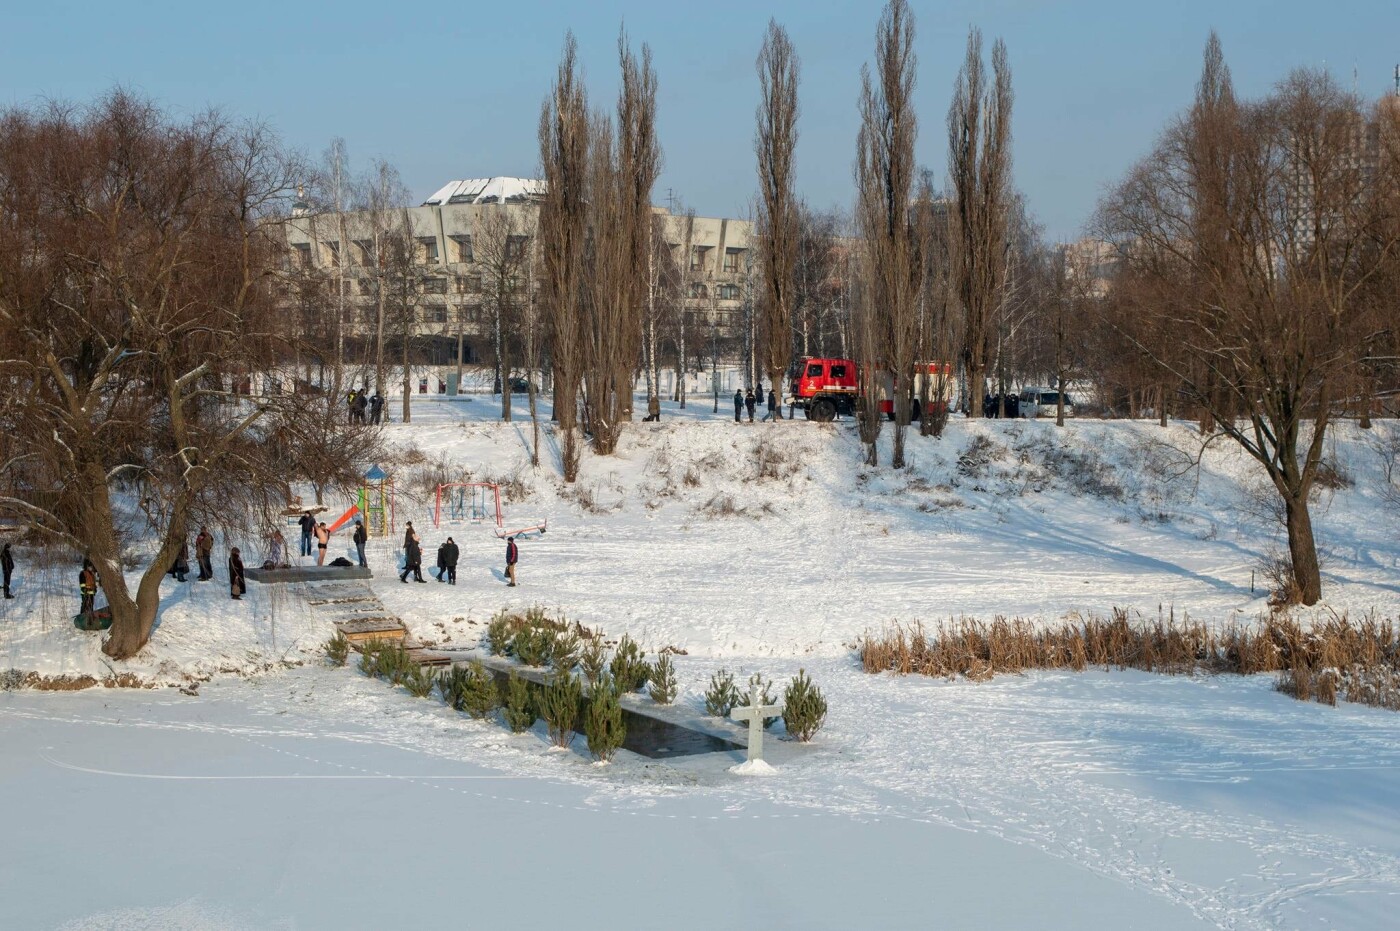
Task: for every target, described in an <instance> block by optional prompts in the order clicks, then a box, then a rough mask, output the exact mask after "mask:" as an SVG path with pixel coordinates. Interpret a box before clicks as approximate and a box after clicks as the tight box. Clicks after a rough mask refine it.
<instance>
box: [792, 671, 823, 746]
mask: <svg viewBox="0 0 1400 931" xmlns="http://www.w3.org/2000/svg"><path fill="white" fill-rule="evenodd" d="M825 720H826V699H825V698H824V697H822V690H821V689H819V688H817V687H816V686H815V685H813V684H812V680H811V679H809V678H807V671H806V670H805V669H799V670H798V671H797V678H796V679H793V680H792V682H791V684H789V685H788V687H787V690H786V691H784V692H783V726H784V727H786V728H787V732H788V733H789V734H791V735H792V736H793V737H796V738H797V739H798V740H800V741H802V742H803V743H806V742H807V741H809V740H811V739H812V737H813V735H815V734H816V733H817V731H819V730H821V727H822V723H823V722H824V721H825Z"/></svg>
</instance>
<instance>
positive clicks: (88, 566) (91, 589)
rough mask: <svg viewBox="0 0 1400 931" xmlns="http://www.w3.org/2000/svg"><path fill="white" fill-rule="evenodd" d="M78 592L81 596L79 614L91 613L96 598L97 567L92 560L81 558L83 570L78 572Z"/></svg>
mask: <svg viewBox="0 0 1400 931" xmlns="http://www.w3.org/2000/svg"><path fill="white" fill-rule="evenodd" d="M78 594H79V595H81V596H82V605H81V606H80V607H79V608H78V613H79V614H91V613H92V606H93V602H94V601H95V600H96V599H97V567H96V566H94V565H93V564H92V560H90V559H84V560H83V571H82V572H79V573H78Z"/></svg>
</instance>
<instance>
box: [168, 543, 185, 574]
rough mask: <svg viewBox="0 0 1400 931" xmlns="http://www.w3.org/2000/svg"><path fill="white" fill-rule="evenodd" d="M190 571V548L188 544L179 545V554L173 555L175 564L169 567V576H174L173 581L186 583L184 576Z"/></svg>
mask: <svg viewBox="0 0 1400 931" xmlns="http://www.w3.org/2000/svg"><path fill="white" fill-rule="evenodd" d="M189 571H190V548H189V544H186V543H181V544H180V552H178V553H176V554H175V564H174V565H173V566H171V567H170V574H171V575H173V576H175V581H177V582H184V581H186V579H185V576H186V575H188V574H189Z"/></svg>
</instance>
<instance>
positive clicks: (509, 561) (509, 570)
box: [506, 537, 520, 585]
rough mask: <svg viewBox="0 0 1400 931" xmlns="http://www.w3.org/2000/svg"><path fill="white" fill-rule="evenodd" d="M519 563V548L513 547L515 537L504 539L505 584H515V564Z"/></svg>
mask: <svg viewBox="0 0 1400 931" xmlns="http://www.w3.org/2000/svg"><path fill="white" fill-rule="evenodd" d="M519 561H520V548H519V547H518V546H516V545H515V537H506V578H507V579H509V580H510V581H509V582H507V583H506V584H508V585H514V584H515V564H516V563H517V562H519Z"/></svg>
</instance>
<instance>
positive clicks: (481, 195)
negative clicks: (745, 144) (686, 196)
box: [286, 178, 754, 362]
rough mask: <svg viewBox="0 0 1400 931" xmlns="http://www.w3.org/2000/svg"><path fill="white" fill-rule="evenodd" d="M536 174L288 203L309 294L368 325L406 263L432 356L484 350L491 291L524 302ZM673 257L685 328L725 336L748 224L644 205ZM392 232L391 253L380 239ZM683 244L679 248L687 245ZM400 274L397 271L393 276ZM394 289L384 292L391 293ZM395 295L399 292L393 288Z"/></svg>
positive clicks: (415, 314)
mask: <svg viewBox="0 0 1400 931" xmlns="http://www.w3.org/2000/svg"><path fill="white" fill-rule="evenodd" d="M543 196H544V183H543V182H542V181H538V180H533V179H528V178H475V179H468V180H463V181H453V182H450V183H448V184H446V185H444V186H443V187H442V188H441V189H439V190H438V191H437V192H435V193H434V194H433V195H432V196H431V197H429V198H428V199H427V200H425V201H424V202H423V203H422V204H421V205H419V206H417V207H408V208H398V209H394V210H387V211H373V210H357V211H348V212H344V213H337V212H334V211H327V212H320V211H316V210H313V209H312V208H311V207H310V206H309V205H307V204H305V203H298V205H297V207H296V209H295V210H294V211H293V216H292V217H291V219H290V220H289V221H288V222H287V224H286V235H287V243H288V245H289V247H290V249H291V252H292V256H293V265H294V266H295V267H297V268H299V269H301V270H303V271H306V272H308V273H310V274H311V276H312V277H314V278H317V279H319V280H320V281H321V282H322V283H323V284H325V285H327V287H324V288H322V289H321V290H320V292H319V294H320V295H321V296H320V297H319V298H318V300H320V301H322V302H323V303H324V304H325V305H326V306H325V314H326V315H327V316H328V317H330V319H332V320H333V319H334V314H335V312H336V310H337V308H343V313H344V320H343V325H344V334H345V335H346V336H347V337H348V338H351V339H362V338H365V337H367V336H369V335H370V334H372V333H373V331H374V328H375V324H376V321H377V319H378V313H379V307H380V302H381V301H382V300H384V299H385V297H384V292H385V290H391V288H389V287H387V286H386V285H385V279H386V274H385V269H386V266H387V265H388V264H390V263H391V262H395V261H396V262H398V263H399V266H398V267H399V270H400V272H402V271H403V266H404V265H411V266H412V273H411V277H412V279H413V288H412V293H411V295H409V296H408V297H407V299H408V301H409V303H411V305H412V306H411V307H410V309H409V312H410V313H411V314H412V319H413V327H412V329H413V335H414V337H415V338H416V340H417V341H418V342H419V343H420V344H422V345H425V346H427V347H428V352H429V355H430V356H431V357H432V358H433V360H434V361H439V362H446V361H449V360H450V359H453V358H455V357H456V353H457V347H458V345H459V340H460V341H461V345H462V347H463V351H464V355H465V357H466V359H467V360H468V361H473V360H476V359H481V358H485V357H489V356H490V355H491V352H490V340H491V338H492V335H493V334H492V333H491V329H492V328H491V326H490V320H491V312H490V307H491V302H492V301H493V300H495V299H496V297H497V296H498V295H499V294H500V293H501V292H502V291H503V290H505V291H508V292H509V293H510V294H511V300H513V301H518V302H525V301H532V300H534V299H535V291H536V280H537V277H538V276H537V275H536V273H535V272H536V269H535V267H534V265H533V262H534V254H535V251H534V250H532V249H531V248H530V243H531V242H532V240H533V238H534V236H535V232H536V228H537V223H538V217H539V204H540V201H541V200H542V198H543ZM653 209H654V210H655V211H656V213H657V215H658V216H659V217H660V218H661V219H662V221H663V222H662V230H663V234H662V235H663V236H664V238H665V241H666V242H667V244H668V245H669V247H670V249H671V253H672V258H673V260H674V262H675V269H676V275H677V277H678V278H679V280H680V288H681V293H682V295H683V301H684V308H685V310H686V312H687V313H688V314H689V320H690V321H691V323H692V325H693V326H695V327H699V328H703V329H705V330H706V331H709V330H710V329H711V328H715V329H719V330H721V331H723V332H724V333H725V335H728V334H729V332H730V331H732V330H733V329H734V328H735V327H736V326H737V325H738V324H739V322H740V320H741V319H742V317H743V311H744V308H745V306H746V302H749V306H751V301H752V293H753V287H752V282H753V280H754V275H753V252H752V245H751V237H752V224H751V223H750V222H748V221H746V220H736V219H727V218H719V217H693V218H692V217H689V216H688V215H687V216H682V215H676V214H672V213H670V212H669V211H668V210H667V209H666V208H664V207H656V208H653ZM390 238H396V241H397V242H399V243H405V242H406V243H407V245H408V249H407V251H406V252H405V251H404V250H403V248H402V246H400V247H399V249H400V251H399V253H398V254H397V255H396V256H391V255H390V253H391V251H392V250H389V249H387V248H386V246H385V242H386V240H388V239H390ZM687 249H688V251H689V254H688V255H686V254H685V253H686V250H687ZM402 277H404V276H403V275H402V274H400V278H402ZM391 296H392V295H391ZM396 299H397V300H398V306H402V305H403V303H404V295H400V296H398V297H397V298H396Z"/></svg>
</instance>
